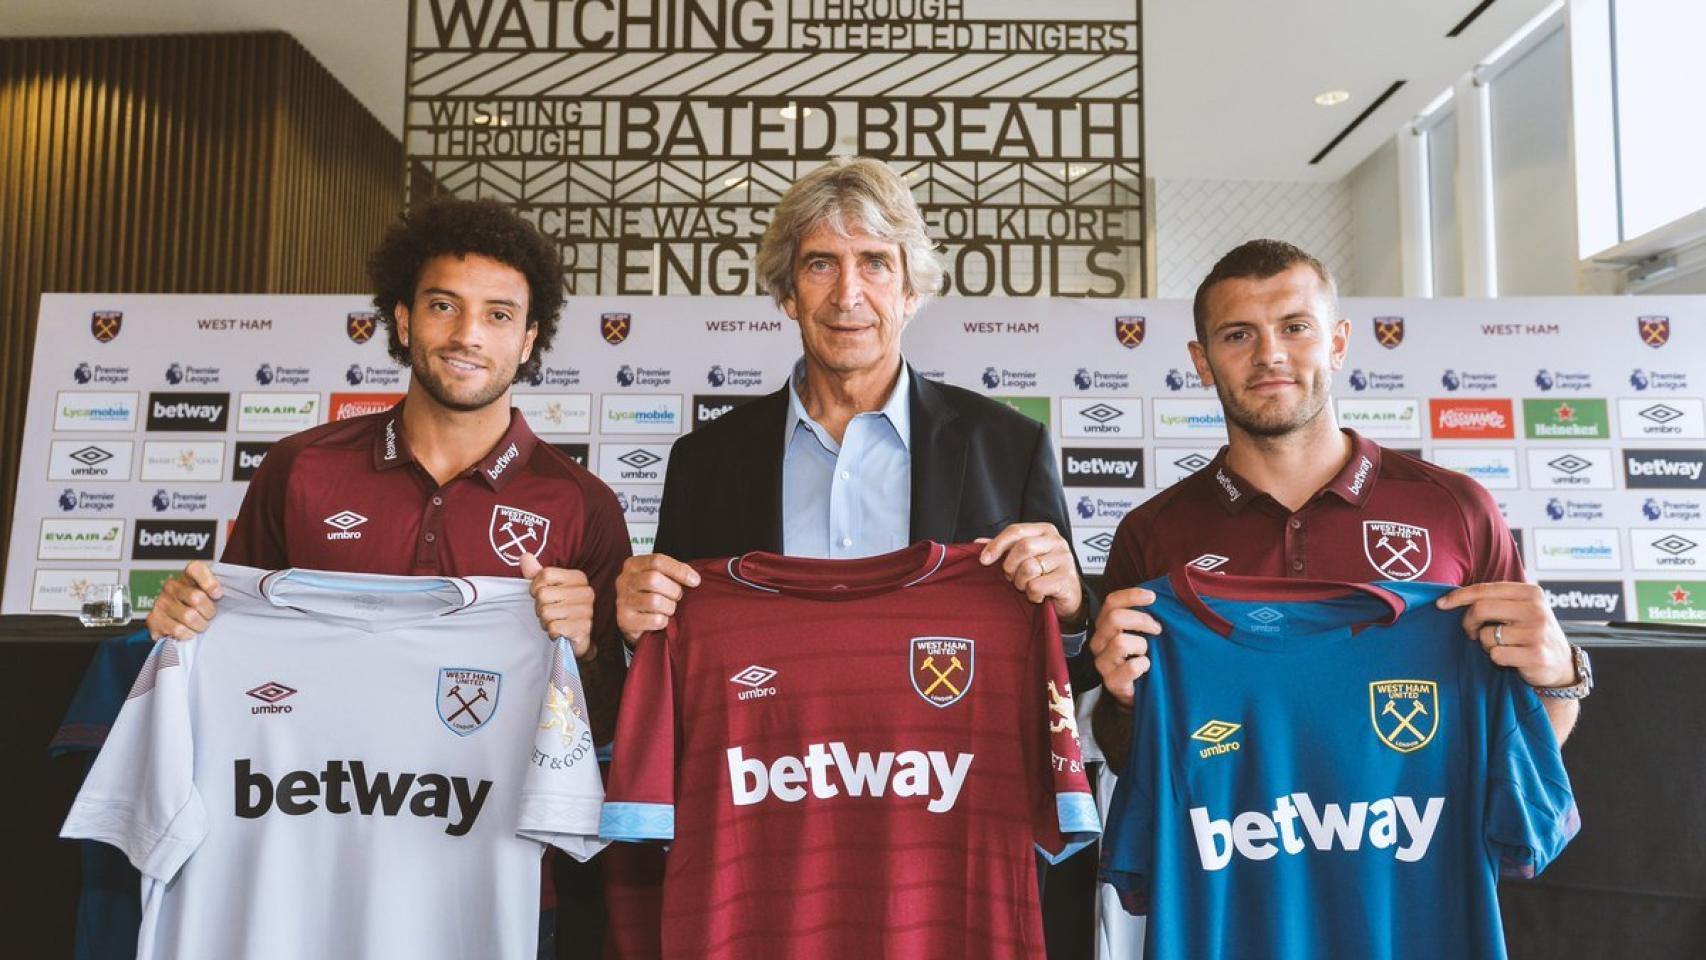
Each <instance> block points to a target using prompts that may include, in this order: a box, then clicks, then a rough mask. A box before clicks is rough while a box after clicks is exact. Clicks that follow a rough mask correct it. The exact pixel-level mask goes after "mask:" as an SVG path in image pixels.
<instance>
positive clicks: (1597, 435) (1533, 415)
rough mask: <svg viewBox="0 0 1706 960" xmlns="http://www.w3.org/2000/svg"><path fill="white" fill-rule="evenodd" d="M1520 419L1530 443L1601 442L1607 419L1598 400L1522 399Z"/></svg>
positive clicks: (1607, 429)
mask: <svg viewBox="0 0 1706 960" xmlns="http://www.w3.org/2000/svg"><path fill="white" fill-rule="evenodd" d="M1522 419H1523V422H1524V424H1525V430H1526V432H1527V434H1528V438H1529V439H1530V440H1603V439H1605V438H1607V437H1610V436H1611V426H1610V424H1611V418H1610V415H1609V414H1608V412H1607V410H1606V403H1605V401H1604V400H1602V399H1595V398H1590V397H1577V398H1576V399H1573V400H1553V399H1550V398H1547V399H1538V400H1536V399H1525V400H1523V401H1522Z"/></svg>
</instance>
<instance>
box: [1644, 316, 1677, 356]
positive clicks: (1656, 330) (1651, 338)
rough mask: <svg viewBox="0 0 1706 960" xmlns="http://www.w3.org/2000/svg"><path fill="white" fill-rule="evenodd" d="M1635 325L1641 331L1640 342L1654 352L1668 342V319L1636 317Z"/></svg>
mask: <svg viewBox="0 0 1706 960" xmlns="http://www.w3.org/2000/svg"><path fill="white" fill-rule="evenodd" d="M1635 324H1636V326H1637V328H1638V329H1639V330H1640V331H1641V342H1642V343H1644V344H1646V345H1647V346H1649V347H1652V348H1653V349H1654V350H1657V349H1658V348H1660V347H1662V346H1664V345H1665V344H1667V343H1669V342H1670V318H1669V317H1636V318H1635Z"/></svg>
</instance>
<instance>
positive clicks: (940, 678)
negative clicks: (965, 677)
mask: <svg viewBox="0 0 1706 960" xmlns="http://www.w3.org/2000/svg"><path fill="white" fill-rule="evenodd" d="M922 666H923V667H924V669H926V670H928V671H930V672H931V673H932V674H935V676H936V679H935V680H933V681H931V683H930V685H929V686H928V687H925V688H924V695H925V696H926V697H928V696H930V695H931V694H933V693H935V692H936V688H937V687H947V688H948V692H949V693H951V694H953V695H954V696H956V697H957V696H959V695H960V688H959V687H956V686H954V684H953V681H951V680H949V679H948V678H949V677H951V676H953V675H954V671H956V670H964V669H965V668H966V665H965V664H963V663H961V662H960V658H959V657H958V656H953V657H949V658H948V669H946V670H938V669H936V658H935V657H925V658H924V663H923V664H922Z"/></svg>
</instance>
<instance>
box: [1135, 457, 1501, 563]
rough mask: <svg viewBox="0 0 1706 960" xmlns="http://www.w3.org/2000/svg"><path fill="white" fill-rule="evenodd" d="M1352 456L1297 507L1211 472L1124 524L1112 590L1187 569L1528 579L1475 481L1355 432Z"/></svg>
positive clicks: (1228, 471) (1232, 476) (1216, 468)
mask: <svg viewBox="0 0 1706 960" xmlns="http://www.w3.org/2000/svg"><path fill="white" fill-rule="evenodd" d="M1345 434H1346V435H1347V436H1349V437H1350V438H1351V455H1350V459H1349V460H1347V461H1346V462H1345V466H1344V469H1342V470H1340V471H1339V473H1338V475H1337V476H1335V477H1334V478H1333V479H1332V480H1331V481H1330V482H1329V483H1328V484H1327V485H1326V486H1324V487H1322V488H1321V489H1320V490H1319V491H1317V492H1316V494H1315V496H1313V497H1311V498H1310V500H1309V502H1308V503H1306V504H1304V505H1303V506H1302V507H1301V508H1300V509H1298V510H1297V511H1296V512H1292V511H1290V510H1287V509H1286V508H1285V507H1284V506H1282V505H1281V504H1280V503H1279V501H1277V500H1275V499H1274V498H1273V497H1271V496H1269V495H1268V494H1266V493H1263V492H1262V491H1261V490H1260V489H1258V488H1257V487H1256V486H1255V485H1253V484H1251V483H1250V482H1249V481H1248V480H1245V479H1244V478H1243V477H1241V476H1239V475H1238V473H1237V471H1235V470H1233V469H1232V468H1231V467H1229V466H1227V463H1226V449H1225V448H1224V447H1223V448H1221V451H1220V453H1219V455H1218V456H1216V457H1215V458H1214V460H1213V462H1211V463H1210V464H1209V465H1208V466H1206V467H1203V468H1202V469H1201V470H1198V471H1197V472H1196V473H1193V474H1191V475H1190V476H1189V477H1186V478H1185V479H1183V480H1181V481H1179V482H1178V483H1176V484H1174V485H1173V486H1172V487H1170V488H1169V489H1167V490H1165V491H1163V492H1162V493H1160V494H1158V495H1157V496H1155V497H1154V498H1152V499H1150V500H1149V501H1148V502H1146V503H1144V504H1143V505H1142V506H1140V507H1138V508H1137V509H1136V510H1133V511H1132V512H1131V513H1129V514H1127V515H1126V517H1125V519H1124V520H1122V521H1120V526H1119V529H1118V531H1116V532H1115V534H1114V545H1113V548H1112V550H1111V551H1110V552H1109V555H1108V565H1107V573H1106V574H1105V577H1104V581H1105V584H1106V586H1107V589H1108V591H1109V592H1112V591H1114V590H1122V589H1125V588H1126V587H1133V586H1136V585H1137V584H1140V583H1143V582H1144V581H1146V580H1150V579H1153V578H1154V577H1158V576H1161V575H1163V574H1165V573H1167V572H1169V571H1171V570H1174V569H1176V568H1178V567H1179V566H1180V565H1182V564H1187V563H1188V564H1190V565H1191V566H1192V567H1194V568H1196V569H1197V570H1200V571H1206V572H1210V573H1220V574H1236V575H1240V576H1252V577H1304V578H1308V579H1311V580H1337V581H1342V582H1347V583H1364V582H1368V581H1372V580H1421V581H1428V582H1432V583H1449V584H1453V585H1458V586H1461V585H1463V584H1469V583H1483V582H1487V581H1502V580H1522V579H1523V573H1522V558H1521V556H1520V555H1519V554H1518V552H1517V548H1516V541H1515V540H1513V539H1512V538H1511V532H1510V529H1509V528H1508V527H1507V526H1506V525H1505V520H1504V517H1503V516H1501V515H1500V514H1499V508H1498V505H1497V504H1496V503H1494V502H1493V498H1492V497H1491V496H1489V495H1488V494H1487V491H1486V490H1484V489H1482V487H1481V485H1480V484H1479V483H1476V482H1475V481H1474V480H1472V479H1470V478H1468V477H1466V476H1464V475H1462V474H1460V473H1455V472H1453V471H1450V470H1446V469H1443V468H1441V467H1436V466H1434V465H1433V464H1431V463H1426V462H1424V461H1421V460H1418V459H1416V458H1415V457H1411V456H1406V455H1405V454H1402V453H1398V452H1397V451H1394V450H1387V449H1385V448H1383V447H1381V446H1380V445H1379V444H1376V443H1374V442H1372V441H1370V440H1368V439H1366V438H1364V437H1362V436H1360V435H1359V434H1357V433H1356V432H1355V431H1353V430H1346V431H1345Z"/></svg>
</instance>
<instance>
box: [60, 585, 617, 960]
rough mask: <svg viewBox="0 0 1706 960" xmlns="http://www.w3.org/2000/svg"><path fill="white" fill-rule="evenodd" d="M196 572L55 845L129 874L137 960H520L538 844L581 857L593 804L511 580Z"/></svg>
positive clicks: (572, 692) (572, 697) (567, 698)
mask: <svg viewBox="0 0 1706 960" xmlns="http://www.w3.org/2000/svg"><path fill="white" fill-rule="evenodd" d="M214 572H215V574H216V575H217V576H218V577H219V581H220V583H221V584H222V585H223V587H224V590H225V594H224V598H223V599H222V600H220V601H219V615H218V616H217V617H216V618H214V620H213V622H212V627H211V629H209V630H208V632H207V633H206V634H205V635H204V636H203V637H202V638H200V639H198V640H197V641H195V642H194V643H179V642H177V641H174V640H170V639H168V640H162V641H161V642H160V643H159V644H158V645H156V647H155V648H154V652H153V653H152V655H150V657H149V659H148V662H147V663H146V664H145V665H144V666H143V668H142V673H141V675H140V676H139V677H137V680H136V685H135V687H134V688H133V689H132V690H131V692H130V697H129V699H128V700H127V701H126V703H125V705H124V709H123V711H122V712H121V713H120V714H119V717H118V720H117V722H116V723H115V724H114V726H113V729H112V734H111V736H110V737H109V738H108V739H107V742H106V745H105V746H104V747H103V748H102V750H101V754H100V756H99V758H98V759H97V760H96V762H95V766H94V768H93V769H92V770H91V771H90V773H89V777H88V779H87V781H85V783H84V785H83V789H82V792H81V793H79V794H78V797H77V801H76V803H75V804H74V805H73V806H72V809H71V816H70V818H69V819H67V820H66V823H65V827H64V829H63V830H62V831H61V836H65V837H78V838H87V839H93V840H102V841H105V842H107V843H110V844H113V845H114V846H116V847H118V848H119V849H121V850H123V851H124V852H125V854H126V855H127V856H129V858H130V860H131V862H132V863H133V864H135V865H136V867H137V869H139V870H140V871H142V877H143V883H142V898H143V917H142V933H141V938H140V943H139V949H138V956H139V957H140V958H142V960H147V958H150V957H173V958H183V960H197V958H216V960H228V958H235V957H245V958H266V957H279V958H293V960H295V958H302V957H409V958H411V960H431V958H439V957H442V958H465V957H480V958H487V957H492V958H498V957H531V956H533V955H534V954H535V953H536V951H537V940H538V933H539V913H538V910H539V859H540V856H541V855H542V853H543V846H542V844H544V843H550V844H553V845H555V846H558V847H561V848H562V849H563V850H565V851H567V852H568V853H569V854H570V855H572V856H574V857H577V858H579V859H583V860H584V859H586V858H587V857H589V856H591V855H592V854H593V853H595V852H597V850H598V849H599V848H600V847H601V846H602V844H601V843H600V842H599V841H598V840H597V839H596V837H597V834H598V817H599V809H600V807H601V805H602V803H603V793H604V791H603V787H602V785H601V782H600V780H599V776H598V764H597V760H596V758H595V756H594V750H593V742H592V736H591V733H590V731H589V728H588V725H587V713H586V708H585V705H584V703H583V699H584V697H583V694H582V692H581V685H580V679H579V675H578V673H577V671H576V669H575V665H574V658H573V657H572V656H570V655H569V653H568V650H567V644H566V643H565V642H563V641H557V642H556V643H555V644H553V642H552V641H550V640H548V639H546V638H545V636H544V635H543V633H542V631H541V630H540V628H539V622H538V620H537V619H536V618H535V616H534V613H533V601H532V598H531V597H530V596H529V595H528V589H527V582H526V581H524V580H516V579H504V578H485V577H480V578H472V579H451V578H441V577H422V578H413V577H387V576H373V575H365V574H344V573H339V574H327V573H316V572H310V571H302V570H286V571H278V572H273V573H265V572H263V571H260V570H252V569H249V568H246V567H236V566H229V565H218V566H215V567H214Z"/></svg>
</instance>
